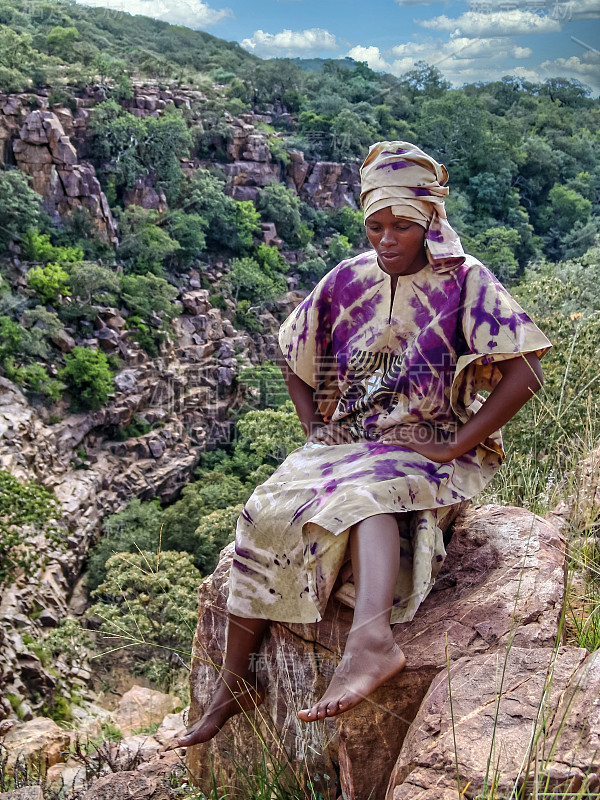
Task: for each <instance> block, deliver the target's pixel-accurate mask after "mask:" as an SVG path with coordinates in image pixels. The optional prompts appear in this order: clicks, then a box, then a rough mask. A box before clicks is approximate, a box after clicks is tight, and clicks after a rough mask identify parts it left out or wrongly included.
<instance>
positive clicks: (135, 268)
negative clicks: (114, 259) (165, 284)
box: [118, 206, 181, 275]
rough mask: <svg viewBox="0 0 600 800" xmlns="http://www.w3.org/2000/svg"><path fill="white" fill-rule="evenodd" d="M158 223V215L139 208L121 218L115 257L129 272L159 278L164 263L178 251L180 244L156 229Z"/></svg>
mask: <svg viewBox="0 0 600 800" xmlns="http://www.w3.org/2000/svg"><path fill="white" fill-rule="evenodd" d="M159 219H160V216H159V214H158V212H157V211H155V210H154V209H151V208H150V209H146V208H142V207H141V206H129V208H128V209H127V210H126V211H125V212H124V213H123V214H122V216H121V219H120V225H119V227H120V231H121V242H120V244H119V248H118V254H119V257H120V258H122V259H123V260H124V261H125V263H126V268H127V271H128V272H134V273H137V274H139V275H144V274H146V273H147V272H151V273H153V274H154V275H162V274H163V264H164V262H165V260H166V259H167V258H169V257H170V256H172V255H173V254H174V253H176V252H177V251H178V250H180V249H181V245H180V244H179V242H176V241H175V240H174V239H171V237H170V236H169V234H168V233H167V232H166V231H164V230H163V229H162V228H161V227H159V225H158V224H157V222H158V221H159Z"/></svg>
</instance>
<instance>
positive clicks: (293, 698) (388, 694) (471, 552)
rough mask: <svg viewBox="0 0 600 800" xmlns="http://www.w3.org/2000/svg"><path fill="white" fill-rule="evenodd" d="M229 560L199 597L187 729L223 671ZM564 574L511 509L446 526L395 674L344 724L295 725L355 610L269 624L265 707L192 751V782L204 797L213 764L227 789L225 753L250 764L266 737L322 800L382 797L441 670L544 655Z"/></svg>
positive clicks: (555, 544) (527, 517)
mask: <svg viewBox="0 0 600 800" xmlns="http://www.w3.org/2000/svg"><path fill="white" fill-rule="evenodd" d="M232 557H233V545H229V546H228V547H226V548H225V549H224V550H223V551H222V553H221V560H220V562H219V565H218V567H217V569H216V570H215V572H214V574H213V575H212V576H210V577H209V578H207V579H206V580H205V581H204V583H203V584H202V585H201V587H200V592H199V621H198V629H197V632H196V637H195V640H194V651H193V652H194V655H195V656H196V657H195V658H193V666H192V674H191V694H192V705H191V711H190V723H193V722H194V721H195V720H196V719H198V718H199V717H201V715H202V713H203V708H204V707H205V706H206V704H207V702H208V700H209V699H210V697H211V695H212V691H213V687H214V682H215V679H216V676H217V669H218V667H219V666H220V664H221V663H222V657H223V651H224V648H225V633H226V631H225V622H226V614H225V604H226V598H227V589H228V572H229V567H230V564H231V560H232ZM563 569H564V550H563V541H562V539H561V536H560V534H559V532H558V530H557V529H556V528H555V527H554V526H553V525H551V524H550V523H549V522H547V521H545V520H543V519H541V518H540V517H537V516H535V515H534V514H532V513H530V512H528V511H526V510H523V509H518V508H503V507H499V506H482V507H471V508H469V509H467V510H466V511H465V512H464V513H463V514H462V515H461V516H460V517H459V518H458V520H457V521H456V523H455V525H454V532H453V535H452V539H451V541H450V544H449V546H448V555H447V558H446V561H445V562H444V566H443V568H442V572H441V574H440V575H439V577H438V580H437V582H436V585H435V587H434V589H433V591H432V593H431V594H430V595H429V597H428V598H427V600H426V601H425V602H424V603H423V605H422V606H421V608H420V609H419V611H418V613H417V615H416V617H415V619H414V620H413V621H412V622H411V623H409V624H406V625H396V626H395V627H394V635H395V638H396V641H397V642H398V643H399V644H400V646H401V647H402V649H403V650H404V652H405V654H406V657H407V666H406V668H405V670H404V671H403V672H401V673H400V674H399V675H397V676H395V677H394V678H393V679H392V680H390V681H388V682H387V683H386V684H385V685H383V686H381V687H379V689H377V690H376V691H375V692H374V693H373V694H372V695H371V696H370V697H369V698H368V699H367V700H365V701H364V702H363V703H361V704H360V705H358V706H357V707H356V708H354V709H351V710H350V711H348V712H346V713H345V714H341V715H339V716H338V717H332V718H329V719H324V720H320V721H319V722H317V723H311V724H307V723H303V722H301V721H300V720H299V719H298V718H297V716H296V710H297V709H298V708H303V707H306V706H307V705H308V704H309V703H310V702H311V701H313V700H314V699H316V698H317V697H319V696H321V695H322V694H323V692H324V691H325V689H326V687H327V685H328V683H329V680H330V678H331V675H332V673H333V670H334V669H335V665H336V663H337V661H339V658H340V657H341V654H342V653H343V649H344V643H345V640H346V637H347V633H348V630H349V628H350V625H351V622H352V610H351V609H350V608H348V607H347V606H345V605H343V604H341V603H340V602H338V601H337V599H336V598H335V596H334V597H333V598H332V599H330V602H329V604H328V607H327V611H326V615H325V617H324V619H323V620H322V621H321V622H318V623H315V624H314V625H296V624H284V623H271V625H270V628H269V632H268V633H267V635H266V637H265V640H264V642H263V646H262V648H261V651H260V654H259V655H258V656H257V657H256V666H257V670H258V674H259V677H260V678H261V679H262V680H264V682H265V684H266V686H267V687H268V688H267V699H266V701H265V704H264V705H263V706H261V707H260V708H259V709H258V710H257V712H256V714H255V715H254V716H252V715H251V716H250V719H249V720H246V719H244V718H243V715H240V716H237V717H234V718H232V719H231V720H230V721H229V722H228V723H227V724H226V726H225V727H224V729H223V731H222V733H221V734H219V735H218V736H217V737H215V738H214V739H213V740H212V741H211V742H209V743H207V744H205V745H197V746H195V747H193V748H190V749H189V751H188V766H189V768H190V770H191V773H192V775H194V776H195V780H196V781H197V782H198V784H199V785H200V787H205V786H207V785H208V784H207V780H208V774H209V771H208V763H209V760H212V763H213V765H214V768H215V769H216V770H217V771H218V770H222V771H223V774H224V775H225V776H226V778H227V780H228V781H231V782H233V783H234V784H235V780H236V775H235V771H234V770H232V768H231V766H230V764H229V759H228V755H227V751H229V750H232V749H233V751H234V752H235V753H236V757H239V759H241V760H245V759H249V760H251V759H252V758H253V757H257V756H259V754H260V752H262V746H261V744H260V738H263V739H264V740H265V741H266V743H267V747H268V748H269V749H270V750H271V751H272V752H275V753H277V754H278V755H279V756H280V758H283V755H282V754H283V753H284V752H286V753H287V754H288V756H289V753H290V750H291V749H293V751H294V755H293V758H292V760H293V762H294V763H296V764H297V763H298V762H299V761H301V760H302V759H303V758H304V759H306V762H305V764H303V768H302V770H301V772H305V773H308V774H309V775H310V776H311V778H312V779H313V780H314V781H315V784H316V785H315V788H316V789H317V790H318V791H320V792H321V793H322V794H323V796H324V797H326V798H328V799H329V798H331V799H332V800H335V799H336V798H337V797H338V796H339V794H340V792H341V791H343V792H344V796H345V797H346V798H349V799H351V800H363V799H364V800H366V798H367V797H369V796H371V797H378V798H379V797H381V798H382V797H383V796H384V794H385V791H386V787H387V785H388V780H389V777H390V774H391V773H392V770H393V769H394V765H395V763H396V760H397V759H398V756H399V754H400V750H401V747H402V743H403V741H404V739H405V737H406V735H407V732H408V730H409V727H410V725H411V722H412V721H413V720H414V719H415V717H416V715H417V713H418V712H419V708H420V706H421V703H422V701H423V698H424V697H425V695H426V693H427V691H428V690H429V687H430V685H431V683H432V681H433V680H434V678H435V677H436V676H438V675H440V673H443V672H444V670H445V669H446V664H447V661H449V663H450V664H452V663H454V662H456V661H458V660H459V659H461V658H465V657H467V656H468V657H470V658H475V657H478V656H485V657H487V656H488V655H489V656H490V658H496V656H497V654H503V653H504V652H505V649H506V646H507V644H508V643H509V642H511V643H512V645H513V646H515V647H520V648H523V649H525V650H531V651H532V653H534V654H535V652H537V650H538V648H551V647H552V645H553V643H554V640H555V637H556V635H557V631H558V623H559V618H560V613H561V608H562V601H563V593H564V574H563ZM544 652H545V651H544ZM541 668H543V667H541ZM253 725H255V726H256V727H257V729H258V731H259V732H260V734H261V736H260V737H259V736H257V735H256V733H254V732H253V727H252V726H253ZM324 776H328V779H326V778H325V777H324ZM336 776H338V777H337V778H336ZM370 793H372V794H370Z"/></svg>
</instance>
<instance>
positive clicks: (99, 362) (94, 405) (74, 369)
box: [58, 346, 114, 410]
mask: <svg viewBox="0 0 600 800" xmlns="http://www.w3.org/2000/svg"><path fill="white" fill-rule="evenodd" d="M58 377H59V378H60V379H61V380H64V381H65V382H66V384H67V386H68V388H69V392H70V394H71V403H72V406H73V407H74V408H82V409H92V410H97V409H99V408H101V407H102V406H103V405H104V403H106V401H107V400H108V398H109V396H110V394H111V393H112V392H113V391H114V384H113V376H112V372H111V370H110V367H109V365H108V361H107V358H106V355H105V354H104V353H103V352H102V351H100V350H92V349H91V348H89V347H79V346H76V347H74V348H73V352H71V353H66V355H65V366H64V367H63V368H62V369H60V370H59V371H58Z"/></svg>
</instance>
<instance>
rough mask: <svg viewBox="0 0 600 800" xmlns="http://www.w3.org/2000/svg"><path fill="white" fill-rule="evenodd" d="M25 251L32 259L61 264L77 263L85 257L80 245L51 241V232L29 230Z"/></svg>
mask: <svg viewBox="0 0 600 800" xmlns="http://www.w3.org/2000/svg"><path fill="white" fill-rule="evenodd" d="M25 253H26V255H27V258H28V259H29V260H30V261H42V262H43V263H44V264H47V263H49V262H50V261H52V262H53V263H55V264H57V265H59V266H61V267H62V266H65V265H67V264H76V263H77V262H79V261H81V260H82V259H83V250H81V249H80V248H79V247H70V246H68V245H67V246H58V247H56V246H55V245H53V244H52V243H51V241H50V234H49V233H40V232H39V231H36V230H29V231H27V234H26V235H25Z"/></svg>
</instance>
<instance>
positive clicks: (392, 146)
mask: <svg viewBox="0 0 600 800" xmlns="http://www.w3.org/2000/svg"><path fill="white" fill-rule="evenodd" d="M360 179H361V192H360V202H361V205H362V207H363V210H364V214H365V222H366V220H367V217H369V216H370V215H371V214H374V213H375V212H376V211H379V210H380V209H381V208H386V207H387V206H391V209H392V214H394V215H395V216H397V217H404V218H406V219H410V220H411V221H412V222H418V223H419V225H422V226H423V227H424V228H425V229H426V231H427V233H426V234H425V250H426V252H427V259H428V261H429V263H430V264H431V266H432V267H433V269H435V270H436V271H448V270H451V269H454V268H455V267H458V266H460V265H461V264H462V263H463V262H464V260H465V251H464V250H463V247H462V244H461V241H460V237H459V235H458V234H457V233H456V231H455V230H454V229H453V228H452V227H450V224H449V222H448V219H447V217H446V207H445V205H444V197H445V196H446V195H447V194H448V193H449V191H450V189H449V188H448V187H447V186H444V184H445V183H446V181H447V180H448V170H447V169H446V167H445V166H444V165H443V164H440V163H438V162H437V161H436V160H435V159H434V158H432V157H431V156H428V155H427V153H425V152H423V150H421V149H420V148H419V147H417V146H416V145H415V144H411V143H410V142H375V144H372V145H371V147H370V148H369V154H368V156H367V157H366V158H365V160H364V161H363V163H362V166H361V168H360Z"/></svg>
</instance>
